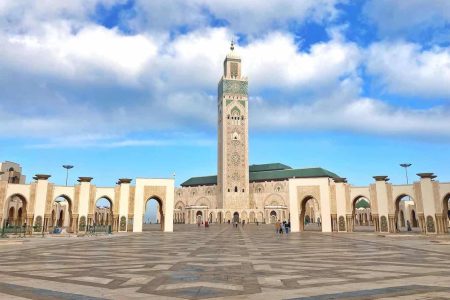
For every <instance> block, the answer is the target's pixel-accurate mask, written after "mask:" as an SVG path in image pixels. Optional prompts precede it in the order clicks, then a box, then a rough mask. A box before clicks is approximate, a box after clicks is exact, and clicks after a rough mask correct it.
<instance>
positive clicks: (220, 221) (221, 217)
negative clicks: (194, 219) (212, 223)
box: [217, 211, 223, 224]
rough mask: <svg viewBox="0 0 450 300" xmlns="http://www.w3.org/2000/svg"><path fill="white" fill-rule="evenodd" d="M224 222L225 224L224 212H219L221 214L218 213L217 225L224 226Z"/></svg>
mask: <svg viewBox="0 0 450 300" xmlns="http://www.w3.org/2000/svg"><path fill="white" fill-rule="evenodd" d="M222 222H223V216H222V212H221V211H219V212H218V213H217V223H219V224H222Z"/></svg>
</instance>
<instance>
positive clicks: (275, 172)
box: [0, 43, 450, 234]
mask: <svg viewBox="0 0 450 300" xmlns="http://www.w3.org/2000/svg"><path fill="white" fill-rule="evenodd" d="M241 71H242V70H241V58H240V56H239V55H238V54H237V52H236V51H235V49H234V45H233V43H232V44H231V48H230V52H229V53H228V55H227V56H226V57H225V60H224V63H223V75H222V77H221V79H220V81H219V85H218V101H217V111H218V134H217V136H218V148H217V149H218V161H217V175H213V176H201V177H192V178H189V179H188V180H186V181H184V182H183V183H182V184H181V187H175V183H174V179H173V178H168V179H152V178H136V179H135V180H134V183H133V184H132V181H133V180H132V179H130V178H120V179H118V181H117V183H116V184H115V185H113V186H110V187H98V186H96V185H95V184H94V183H93V182H92V180H93V178H92V177H79V178H78V183H77V184H75V185H74V186H62V185H56V184H54V183H51V182H50V180H49V178H50V177H51V175H48V174H36V175H35V176H34V177H33V180H34V181H32V182H30V183H28V184H27V183H25V177H24V176H23V175H22V171H21V167H20V165H18V164H16V163H13V162H4V163H2V164H0V224H1V225H0V226H1V227H2V230H3V229H4V228H10V227H23V228H25V229H26V231H27V232H28V233H30V234H34V233H45V232H51V231H52V230H53V229H54V228H55V227H58V228H64V230H66V231H67V232H69V233H77V234H80V233H83V232H86V231H87V230H88V229H89V228H91V227H92V226H95V225H101V226H103V225H106V226H109V227H110V228H111V229H112V231H116V232H126V231H132V232H141V231H142V228H143V221H144V213H145V208H146V206H147V203H148V201H150V200H152V199H154V200H156V201H157V203H158V219H159V223H160V224H161V230H163V231H166V232H170V231H173V224H174V223H175V224H177V223H181V224H195V223H198V222H205V221H209V222H211V223H228V222H235V221H237V222H240V223H244V222H245V223H266V224H267V223H274V222H276V221H277V220H280V221H285V220H286V221H290V223H291V230H292V231H293V232H298V231H304V230H316V231H322V232H353V231H357V230H365V231H374V232H386V233H394V232H398V231H406V230H412V231H418V232H422V233H425V234H436V233H438V234H440V233H447V232H448V228H449V225H450V224H449V216H450V210H449V202H450V183H442V182H439V181H437V180H436V178H437V176H436V175H434V174H433V173H418V174H417V176H418V180H416V181H414V182H413V183H412V184H406V185H394V184H391V183H389V178H388V176H386V175H379V176H373V178H374V182H373V183H371V184H369V185H368V186H362V187H356V186H353V185H351V184H349V183H348V182H347V180H346V178H343V177H341V176H339V175H337V174H335V173H333V172H331V171H329V170H326V169H323V168H319V167H317V168H303V169H302V168H300V169H296V168H293V167H291V166H288V165H285V164H283V163H280V162H275V163H268V164H259V165H249V158H248V148H249V145H248V134H249V131H248V111H249V110H248V108H249V105H250V104H251V103H249V101H248V80H247V78H246V77H244V76H242V73H241ZM100 200H103V202H102V203H104V204H102V205H98V203H99V201H100Z"/></svg>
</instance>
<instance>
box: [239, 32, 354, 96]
mask: <svg viewBox="0 0 450 300" xmlns="http://www.w3.org/2000/svg"><path fill="white" fill-rule="evenodd" d="M298 48H299V46H298V45H296V44H295V42H294V39H293V36H292V35H290V34H283V33H271V34H268V35H267V36H265V37H264V38H263V39H258V40H253V41H252V42H251V43H250V44H249V45H248V46H246V47H244V48H243V49H242V51H241V52H242V56H243V57H244V58H245V59H244V61H243V65H244V70H245V72H246V73H247V74H248V75H249V78H251V84H252V85H255V86H256V87H257V88H263V87H277V88H296V89H297V90H298V89H308V90H310V89H313V90H318V89H321V88H323V87H329V86H330V85H336V84H338V82H339V80H340V78H342V77H347V76H355V75H356V73H357V68H358V66H359V63H360V59H361V55H360V50H359V49H358V47H357V46H356V45H355V44H352V43H345V42H341V41H339V40H331V41H329V42H326V43H317V44H314V45H312V47H311V49H310V51H309V52H300V51H299V49H298Z"/></svg>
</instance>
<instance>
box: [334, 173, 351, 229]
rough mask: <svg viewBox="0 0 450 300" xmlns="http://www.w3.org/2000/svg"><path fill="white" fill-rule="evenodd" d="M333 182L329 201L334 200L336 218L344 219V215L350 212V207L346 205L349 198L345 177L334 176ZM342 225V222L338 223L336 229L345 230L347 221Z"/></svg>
mask: <svg viewBox="0 0 450 300" xmlns="http://www.w3.org/2000/svg"><path fill="white" fill-rule="evenodd" d="M333 180H334V182H335V186H334V194H335V195H334V197H333V193H332V195H331V201H334V202H336V203H335V205H336V214H337V216H336V219H339V218H340V217H342V218H345V219H346V215H348V214H351V213H352V211H351V209H352V208H351V207H348V203H349V201H350V200H349V199H348V196H349V195H348V193H347V188H348V186H347V179H346V178H334V179H333ZM333 198H335V199H333ZM343 224H344V226H342V224H340V226H337V228H336V229H337V231H347V229H348V226H347V221H345V222H344V223H343Z"/></svg>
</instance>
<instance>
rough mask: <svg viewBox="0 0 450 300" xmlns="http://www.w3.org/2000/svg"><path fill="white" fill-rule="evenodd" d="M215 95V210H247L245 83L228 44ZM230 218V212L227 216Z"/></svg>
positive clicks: (235, 57)
mask: <svg viewBox="0 0 450 300" xmlns="http://www.w3.org/2000/svg"><path fill="white" fill-rule="evenodd" d="M230 50H231V51H230V53H228V55H227V57H226V58H225V61H224V62H223V76H222V78H221V80H220V82H219V91H218V116H219V120H218V121H219V126H218V127H219V128H218V131H219V132H218V152H219V153H218V159H217V160H218V170H217V171H218V172H217V176H218V178H217V183H218V191H219V192H218V195H217V197H218V199H217V200H218V201H217V202H218V208H229V209H241V208H249V196H248V195H249V171H248V81H247V78H244V77H242V76H241V58H240V56H239V55H238V54H237V53H236V52H235V51H234V44H233V42H231V47H230ZM231 213H232V214H233V212H231Z"/></svg>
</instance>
